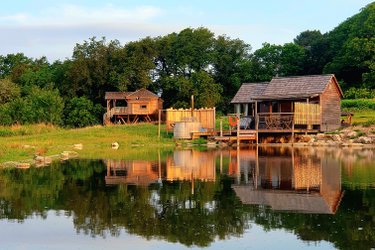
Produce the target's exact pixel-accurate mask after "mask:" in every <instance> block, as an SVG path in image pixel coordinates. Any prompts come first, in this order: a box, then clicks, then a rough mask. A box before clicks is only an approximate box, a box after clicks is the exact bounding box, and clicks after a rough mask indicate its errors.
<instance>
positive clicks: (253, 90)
mask: <svg viewBox="0 0 375 250" xmlns="http://www.w3.org/2000/svg"><path fill="white" fill-rule="evenodd" d="M267 85H268V84H267V82H263V83H244V84H242V85H241V87H240V89H239V90H238V91H237V93H236V95H235V96H234V97H233V99H232V101H231V103H250V102H254V100H253V98H254V97H256V96H259V95H262V93H263V91H264V90H265V89H266V87H267Z"/></svg>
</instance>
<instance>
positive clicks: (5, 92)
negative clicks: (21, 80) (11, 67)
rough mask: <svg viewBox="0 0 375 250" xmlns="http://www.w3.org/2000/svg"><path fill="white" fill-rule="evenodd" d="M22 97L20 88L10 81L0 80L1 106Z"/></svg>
mask: <svg viewBox="0 0 375 250" xmlns="http://www.w3.org/2000/svg"><path fill="white" fill-rule="evenodd" d="M19 96H20V88H19V87H18V86H17V85H16V84H15V83H13V82H12V81H10V80H9V79H7V78H6V79H0V105H1V104H4V103H7V102H10V101H11V100H14V99H15V98H17V97H19Z"/></svg>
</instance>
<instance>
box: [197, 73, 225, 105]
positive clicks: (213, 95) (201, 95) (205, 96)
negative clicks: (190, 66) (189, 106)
mask: <svg viewBox="0 0 375 250" xmlns="http://www.w3.org/2000/svg"><path fill="white" fill-rule="evenodd" d="M191 81H192V83H193V85H194V91H193V93H194V95H195V96H196V102H195V106H196V107H198V108H201V107H210V108H213V107H215V106H216V104H218V103H219V102H220V101H221V93H222V90H223V89H222V87H221V85H220V84H218V83H215V80H214V79H213V78H212V77H211V76H210V75H209V74H208V73H206V72H205V71H199V72H197V73H193V75H192V77H191Z"/></svg>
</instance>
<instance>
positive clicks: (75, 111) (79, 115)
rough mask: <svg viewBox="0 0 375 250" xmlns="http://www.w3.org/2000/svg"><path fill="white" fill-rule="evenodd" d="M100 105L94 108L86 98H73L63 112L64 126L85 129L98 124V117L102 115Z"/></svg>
mask: <svg viewBox="0 0 375 250" xmlns="http://www.w3.org/2000/svg"><path fill="white" fill-rule="evenodd" d="M101 109H102V107H101V106H100V105H97V106H94V104H93V102H92V101H90V100H89V99H87V98H86V97H74V98H73V99H71V100H70V101H69V102H68V103H67V105H66V108H65V110H64V113H65V125H66V126H69V127H85V126H91V125H94V124H98V123H99V119H98V116H99V115H100V114H101V113H102V112H101Z"/></svg>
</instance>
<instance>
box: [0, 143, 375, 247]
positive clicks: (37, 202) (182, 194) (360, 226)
mask: <svg viewBox="0 0 375 250" xmlns="http://www.w3.org/2000/svg"><path fill="white" fill-rule="evenodd" d="M124 158H126V156H124ZM146 158H147V159H146ZM120 248H121V249H186V248H188V249H201V248H204V249H305V248H315V249H335V248H338V249H371V248H375V151H374V150H355V149H346V150H339V149H337V148H334V149H313V148H309V149H307V148H303V149H292V148H261V147H260V148H246V149H241V150H235V149H234V150H215V151H214V150H208V151H198V150H176V151H170V152H151V153H148V154H144V156H143V158H142V159H134V160H69V161H66V162H62V163H54V164H53V165H52V166H48V167H43V168H30V169H3V170H0V249H120Z"/></svg>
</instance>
